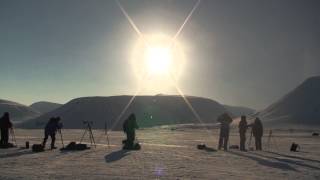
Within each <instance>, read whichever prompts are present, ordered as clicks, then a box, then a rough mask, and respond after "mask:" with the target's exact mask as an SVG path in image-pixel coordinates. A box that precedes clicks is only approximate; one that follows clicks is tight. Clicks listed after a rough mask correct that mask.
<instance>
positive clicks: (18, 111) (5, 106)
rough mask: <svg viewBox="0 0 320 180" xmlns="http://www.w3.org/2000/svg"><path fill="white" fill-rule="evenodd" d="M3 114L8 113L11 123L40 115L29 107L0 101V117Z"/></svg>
mask: <svg viewBox="0 0 320 180" xmlns="http://www.w3.org/2000/svg"><path fill="white" fill-rule="evenodd" d="M4 112H9V113H10V117H11V120H12V121H13V122H19V121H24V120H26V119H30V118H34V117H37V116H39V115H40V113H39V112H37V111H36V110H34V109H32V108H31V107H28V106H25V105H22V104H19V103H16V102H12V101H8V100H2V99H0V116H2V115H3V113H4Z"/></svg>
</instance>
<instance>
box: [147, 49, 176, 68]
mask: <svg viewBox="0 0 320 180" xmlns="http://www.w3.org/2000/svg"><path fill="white" fill-rule="evenodd" d="M145 61H146V66H147V71H148V73H149V74H164V73H168V72H169V71H170V65H171V61H172V54H171V51H170V49H169V48H166V47H148V49H147V50H146V53H145Z"/></svg>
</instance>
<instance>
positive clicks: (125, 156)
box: [0, 128, 320, 180]
mask: <svg viewBox="0 0 320 180" xmlns="http://www.w3.org/2000/svg"><path fill="white" fill-rule="evenodd" d="M236 131H237V130H236V129H234V130H233V131H232V133H231V135H230V144H238V141H239V136H238V133H237V132H236ZM83 132H84V130H63V131H62V133H63V139H64V144H67V143H68V142H70V141H79V140H80V138H81V136H82V134H83ZM218 132H219V130H217V129H211V130H209V131H206V130H204V129H192V128H178V129H176V128H149V129H142V130H138V132H137V137H138V140H139V142H140V143H141V144H142V150H140V151H123V150H121V141H122V139H124V134H123V133H122V132H110V133H109V141H110V145H109V146H108V145H107V144H108V143H107V138H106V136H105V134H104V131H101V130H94V131H93V133H94V137H95V140H96V143H97V146H96V148H94V147H92V148H91V149H90V150H85V151H77V152H60V151H59V150H58V149H57V150H53V151H51V150H48V151H45V152H41V153H32V152H31V150H30V149H23V148H22V147H23V146H24V144H25V141H30V144H34V143H40V142H41V138H42V136H43V130H23V129H17V130H16V131H15V136H16V140H17V144H18V148H11V149H0V179H1V180H5V179H41V180H43V179H73V180H75V179H210V180H212V179H242V180H243V179H273V180H275V179H295V180H297V179H308V180H311V179H320V137H312V136H311V131H297V130H294V131H287V130H276V131H273V137H272V138H271V141H270V142H271V143H269V147H268V143H267V142H268V137H265V138H264V139H263V141H264V151H261V152H258V151H248V152H241V151H239V150H236V149H235V150H229V151H228V152H225V151H213V148H214V149H215V148H216V146H217V141H218ZM266 134H267V132H266ZM247 136H248V141H249V136H250V135H249V133H248V135H247ZM85 141H86V142H88V141H89V139H88V136H86V139H85ZM49 142H50V139H49ZM292 142H296V143H298V144H299V145H300V146H301V151H300V152H290V151H289V147H290V145H291V143H292ZM200 143H205V144H206V145H207V146H209V147H210V148H209V149H207V150H198V149H197V147H196V146H197V144H200ZM56 144H57V146H58V147H62V144H61V141H60V136H59V134H57V143H56ZM89 144H90V143H89ZM252 145H253V142H252V143H251V146H252ZM211 148H212V149H211Z"/></svg>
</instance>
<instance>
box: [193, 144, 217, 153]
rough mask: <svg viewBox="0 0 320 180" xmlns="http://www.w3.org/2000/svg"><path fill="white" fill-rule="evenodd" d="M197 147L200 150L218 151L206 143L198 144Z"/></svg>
mask: <svg viewBox="0 0 320 180" xmlns="http://www.w3.org/2000/svg"><path fill="white" fill-rule="evenodd" d="M197 148H198V149H200V150H205V151H207V152H216V151H217V150H216V149H214V148H211V147H207V146H206V145H205V144H198V145H197Z"/></svg>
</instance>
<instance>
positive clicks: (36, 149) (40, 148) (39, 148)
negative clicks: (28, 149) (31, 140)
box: [32, 144, 44, 152]
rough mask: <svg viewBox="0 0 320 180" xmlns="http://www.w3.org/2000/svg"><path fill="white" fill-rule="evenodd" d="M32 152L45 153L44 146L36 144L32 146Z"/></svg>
mask: <svg viewBox="0 0 320 180" xmlns="http://www.w3.org/2000/svg"><path fill="white" fill-rule="evenodd" d="M32 151H33V152H43V151H44V147H43V145H42V144H34V145H32Z"/></svg>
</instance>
